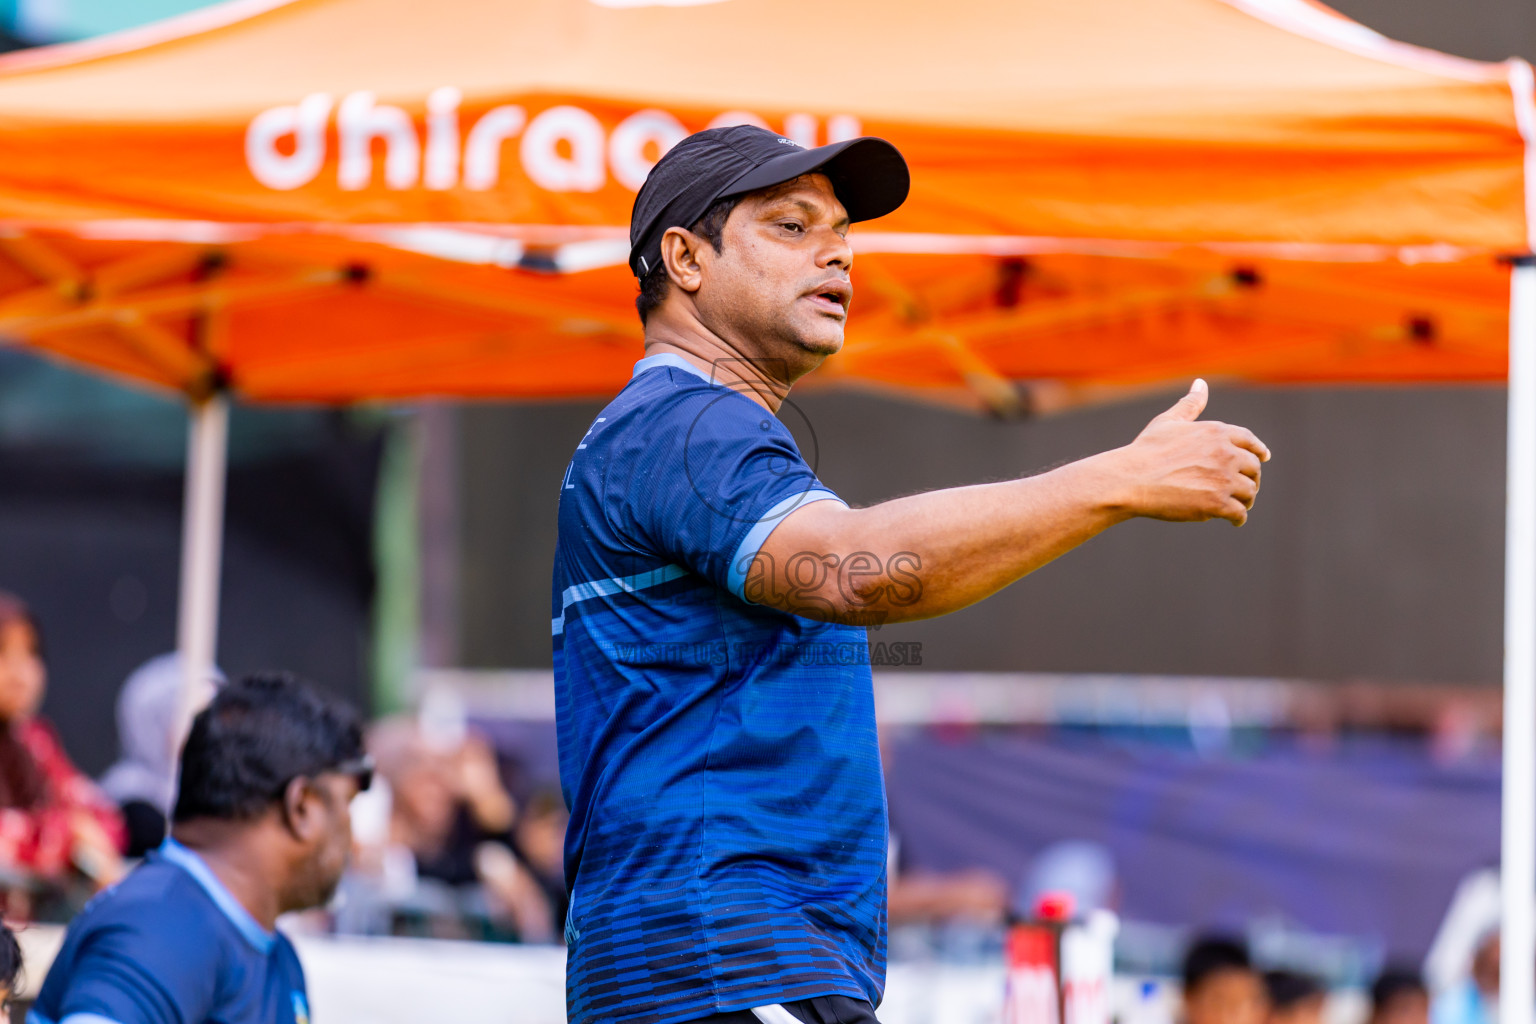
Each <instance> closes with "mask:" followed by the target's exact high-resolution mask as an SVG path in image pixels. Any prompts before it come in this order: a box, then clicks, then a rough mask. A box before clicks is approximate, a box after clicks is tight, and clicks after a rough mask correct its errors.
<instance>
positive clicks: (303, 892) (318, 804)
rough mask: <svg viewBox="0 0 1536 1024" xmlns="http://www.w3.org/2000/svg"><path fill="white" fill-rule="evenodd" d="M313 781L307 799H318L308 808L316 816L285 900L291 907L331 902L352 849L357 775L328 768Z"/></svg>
mask: <svg viewBox="0 0 1536 1024" xmlns="http://www.w3.org/2000/svg"><path fill="white" fill-rule="evenodd" d="M311 781H312V787H311V792H310V794H309V795H308V796H307V797H306V800H311V801H313V802H314V803H313V806H312V807H311V808H308V809H307V810H308V813H309V814H310V815H312V817H311V818H310V820H309V822H308V829H307V831H308V834H307V835H305V836H304V837H303V850H302V854H301V857H300V860H299V863H298V865H297V867H296V870H295V872H294V877H293V879H292V882H291V884H290V886H289V890H290V891H289V893H288V898H287V899H285V900H284V901H283V902H284V904H285V907H286V909H288V910H304V909H307V908H309V907H319V906H323V905H325V904H326V903H329V902H330V900H331V897H332V896H333V895H335V893H336V886H337V885H339V884H340V883H341V876H342V874H343V873H344V872H345V871H346V870H347V860H348V858H349V857H350V856H351V853H352V798H353V797H355V796H357V794H358V785H357V779H356V778H354V777H353V776H350V775H339V774H336V773H334V772H326V773H323V774H321V775H319V776H317V777H315V778H314V779H313V780H311Z"/></svg>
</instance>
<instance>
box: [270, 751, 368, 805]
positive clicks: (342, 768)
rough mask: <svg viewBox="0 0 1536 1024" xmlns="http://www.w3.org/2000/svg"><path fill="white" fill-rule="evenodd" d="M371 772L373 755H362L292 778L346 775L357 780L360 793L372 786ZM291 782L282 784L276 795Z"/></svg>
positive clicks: (290, 780)
mask: <svg viewBox="0 0 1536 1024" xmlns="http://www.w3.org/2000/svg"><path fill="white" fill-rule="evenodd" d="M373 772H374V765H373V755H371V754H364V755H362V756H361V757H354V758H350V759H348V760H346V761H341V762H339V763H337V764H333V765H330V766H328V767H325V768H320V769H317V770H316V771H312V772H305V773H304V774H303V775H295V776H294V777H293V778H294V779H297V778H309V779H313V778H318V777H319V776H321V775H347V776H351V777H352V778H353V779H356V780H357V791H358V792H359V793H361V792H363V791H364V790H366V789H368V788H369V787H370V786H372V785H373ZM292 781H293V779H289V780H288V781H287V782H284V783H283V784H282V786H280V787H279V788H278V794H279V795H281V794H282V792H283V791H284V790H286V789H287V788H288V782H292Z"/></svg>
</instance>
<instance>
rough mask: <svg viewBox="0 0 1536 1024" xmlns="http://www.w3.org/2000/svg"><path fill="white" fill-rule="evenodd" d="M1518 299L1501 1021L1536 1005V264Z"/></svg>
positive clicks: (1522, 270)
mask: <svg viewBox="0 0 1536 1024" xmlns="http://www.w3.org/2000/svg"><path fill="white" fill-rule="evenodd" d="M1511 277H1512V283H1511V285H1510V301H1509V449H1508V459H1509V467H1508V472H1509V485H1508V487H1509V490H1508V507H1507V509H1506V511H1505V516H1506V520H1505V524H1504V525H1505V541H1504V559H1505V563H1504V808H1503V813H1504V821H1503V853H1502V856H1501V858H1500V861H1501V865H1500V866H1501V870H1500V880H1501V883H1502V885H1503V889H1504V893H1503V903H1504V925H1503V946H1502V950H1501V954H1500V955H1501V963H1500V968H1501V970H1500V972H1499V973H1500V979H1499V1006H1500V1017H1501V1021H1500V1024H1531V1013H1532V1010H1533V1008H1536V975H1533V972H1532V965H1533V964H1536V920H1533V912H1536V262H1532V260H1531V259H1530V258H1529V257H1526V258H1523V259H1521V260H1520V261H1519V262H1518V263H1517V264H1516V266H1515V268H1514V272H1513V274H1512V275H1511Z"/></svg>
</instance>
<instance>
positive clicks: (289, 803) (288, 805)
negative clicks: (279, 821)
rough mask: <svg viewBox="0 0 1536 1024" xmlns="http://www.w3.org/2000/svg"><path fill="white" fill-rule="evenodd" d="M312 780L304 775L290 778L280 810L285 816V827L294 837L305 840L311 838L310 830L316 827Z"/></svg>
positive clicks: (284, 789) (284, 788) (301, 840)
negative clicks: (310, 798) (312, 799)
mask: <svg viewBox="0 0 1536 1024" xmlns="http://www.w3.org/2000/svg"><path fill="white" fill-rule="evenodd" d="M309 790H310V782H309V780H308V779H306V778H304V777H303V776H299V777H298V778H295V779H289V780H288V785H286V786H284V787H283V800H282V805H281V807H280V812H281V814H282V816H283V827H284V828H286V829H287V830H288V834H289V835H291V836H293V838H295V839H297V840H299V841H300V842H303V841H304V840H307V839H308V838H309V833H310V830H311V829H312V828H313V827H314V817H315V809H314V807H313V805H312V801H310V800H309V799H308V797H309V796H310V792H309Z"/></svg>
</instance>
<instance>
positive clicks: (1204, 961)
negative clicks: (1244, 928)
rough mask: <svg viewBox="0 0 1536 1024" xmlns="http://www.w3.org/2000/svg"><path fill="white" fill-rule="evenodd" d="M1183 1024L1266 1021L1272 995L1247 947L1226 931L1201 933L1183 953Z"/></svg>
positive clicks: (1258, 1022) (1247, 1023) (1237, 1023)
mask: <svg viewBox="0 0 1536 1024" xmlns="http://www.w3.org/2000/svg"><path fill="white" fill-rule="evenodd" d="M1183 980H1184V1024H1265V1021H1266V1019H1267V1018H1268V1015H1269V997H1268V994H1267V993H1266V992H1265V989H1264V979H1263V978H1261V977H1260V976H1259V973H1258V972H1257V971H1255V970H1254V969H1253V961H1252V960H1251V959H1249V956H1248V947H1247V946H1246V945H1245V944H1244V943H1243V942H1241V941H1239V940H1237V939H1233V938H1229V937H1227V936H1224V935H1207V936H1203V937H1198V938H1196V939H1195V941H1194V942H1193V943H1191V944H1190V947H1189V949H1188V951H1187V952H1185V954H1184V970H1183Z"/></svg>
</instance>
